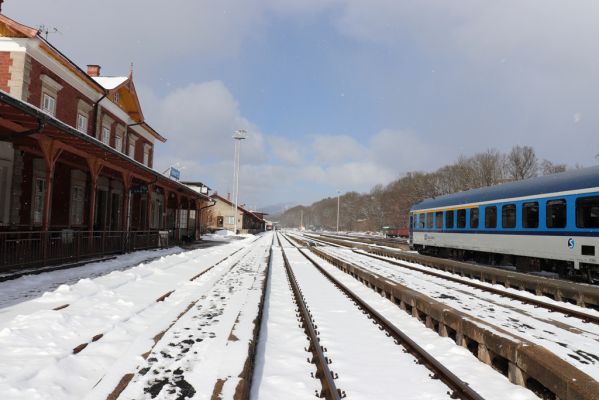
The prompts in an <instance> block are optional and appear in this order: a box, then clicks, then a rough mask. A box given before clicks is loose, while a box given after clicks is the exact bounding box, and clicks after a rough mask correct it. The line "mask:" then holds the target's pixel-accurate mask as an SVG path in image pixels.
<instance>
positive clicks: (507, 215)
mask: <svg viewBox="0 0 599 400" xmlns="http://www.w3.org/2000/svg"><path fill="white" fill-rule="evenodd" d="M501 226H502V227H503V228H508V229H510V228H515V227H516V205H515V204H506V205H504V206H503V207H501Z"/></svg>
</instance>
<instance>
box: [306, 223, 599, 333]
mask: <svg viewBox="0 0 599 400" xmlns="http://www.w3.org/2000/svg"><path fill="white" fill-rule="evenodd" d="M306 237H309V238H310V240H315V241H320V242H322V243H325V244H327V245H334V246H341V247H347V248H358V249H361V250H363V251H365V252H366V253H369V254H371V255H374V256H379V257H384V258H385V259H386V260H389V259H395V260H396V262H398V263H399V264H398V265H402V266H408V265H410V264H407V263H414V264H419V265H421V266H423V267H429V273H430V274H431V275H432V274H434V272H433V271H432V269H435V270H439V271H442V272H445V273H447V272H449V273H451V274H453V275H454V276H456V278H454V279H462V281H463V282H469V283H468V284H470V285H471V286H473V287H478V288H482V287H483V286H484V287H487V288H490V289H489V290H496V291H497V293H499V290H498V289H493V288H492V285H500V286H504V287H506V288H507V289H516V290H520V291H521V292H527V294H533V295H537V296H544V297H548V298H549V299H551V300H555V301H556V302H562V303H569V304H576V305H578V306H580V307H585V308H589V309H593V310H596V311H599V287H598V286H595V285H588V284H582V283H575V282H570V281H563V280H558V279H551V278H545V277H540V276H534V275H530V274H524V273H519V272H514V271H506V270H503V269H499V268H494V267H488V266H480V265H474V264H468V263H464V262H460V261H454V260H448V259H443V258H437V257H431V256H424V255H421V254H415V253H411V252H406V251H394V250H390V249H384V248H381V247H378V246H376V247H375V246H370V245H368V244H364V243H360V242H359V241H348V240H339V239H336V238H331V237H327V236H324V237H322V236H318V237H317V236H315V235H311V234H309V235H306ZM445 276H449V275H447V274H445ZM466 278H467V279H466ZM475 281H478V282H480V283H477V282H475ZM502 293H505V295H506V296H513V298H516V297H519V299H521V300H522V301H527V302H531V303H532V302H537V304H536V305H538V306H542V307H554V311H558V312H564V313H567V312H570V313H572V315H573V316H576V317H578V318H588V320H589V322H594V323H598V322H599V314H598V313H587V314H586V317H585V313H584V312H577V311H576V310H575V309H573V308H569V307H567V306H560V305H559V304H558V303H551V302H546V301H542V299H540V298H539V299H535V298H534V297H531V296H528V295H527V294H524V295H518V294H517V293H515V292H514V291H513V290H512V291H510V290H506V291H503V292H502Z"/></svg>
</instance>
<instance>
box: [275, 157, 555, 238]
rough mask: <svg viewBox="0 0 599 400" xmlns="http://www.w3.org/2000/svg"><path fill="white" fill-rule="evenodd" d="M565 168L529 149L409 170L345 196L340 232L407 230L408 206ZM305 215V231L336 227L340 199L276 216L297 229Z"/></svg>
mask: <svg viewBox="0 0 599 400" xmlns="http://www.w3.org/2000/svg"><path fill="white" fill-rule="evenodd" d="M565 170H566V165H565V164H554V163H552V162H550V161H547V160H539V159H538V158H537V156H536V154H535V151H534V149H533V148H532V147H528V146H515V147H513V148H512V150H511V151H510V152H509V153H507V154H504V153H501V152H499V151H497V150H493V149H491V150H487V151H486V152H484V153H478V154H475V155H474V156H472V157H460V158H459V159H458V160H457V161H456V162H455V163H453V164H450V165H447V166H444V167H442V168H439V169H438V170H437V171H434V172H430V173H425V172H410V173H407V174H406V175H405V176H403V177H401V178H399V179H397V180H395V181H393V182H391V183H389V184H388V185H386V186H383V185H376V186H374V187H373V188H372V189H371V190H370V192H369V193H357V192H349V193H345V194H342V195H341V197H340V218H339V220H340V221H339V225H340V226H339V229H341V230H344V231H345V230H359V231H377V230H380V229H381V227H383V226H395V227H405V226H407V225H408V211H409V209H410V207H411V206H412V205H413V204H414V203H416V202H418V201H420V200H422V199H425V198H428V197H434V196H441V195H445V194H450V193H455V192H460V191H463V190H468V189H474V188H478V187H483V186H490V185H496V184H498V183H502V182H508V181H514V180H521V179H526V178H531V177H534V176H538V175H548V174H553V173H557V172H562V171H565ZM302 211H303V223H304V226H305V227H307V228H323V229H335V228H336V224H337V198H336V197H332V198H331V197H329V198H326V199H322V200H319V201H317V202H316V203H313V204H312V205H310V206H297V207H293V208H290V209H288V210H287V211H286V212H285V213H283V214H282V215H281V216H280V217H279V218H278V219H279V222H280V225H281V226H283V227H298V226H299V225H300V221H301V218H302Z"/></svg>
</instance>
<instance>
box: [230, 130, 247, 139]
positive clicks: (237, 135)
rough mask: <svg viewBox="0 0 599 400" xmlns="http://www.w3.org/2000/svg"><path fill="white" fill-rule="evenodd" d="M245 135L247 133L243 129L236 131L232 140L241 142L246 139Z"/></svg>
mask: <svg viewBox="0 0 599 400" xmlns="http://www.w3.org/2000/svg"><path fill="white" fill-rule="evenodd" d="M246 135H247V131H246V130H245V129H238V130H236V131H235V134H234V135H233V139H236V140H243V139H245V138H246V137H247V136H246Z"/></svg>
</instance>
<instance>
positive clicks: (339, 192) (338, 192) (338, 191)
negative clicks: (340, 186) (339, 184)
mask: <svg viewBox="0 0 599 400" xmlns="http://www.w3.org/2000/svg"><path fill="white" fill-rule="evenodd" d="M340 194H341V191H340V190H337V233H339V195H340Z"/></svg>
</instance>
